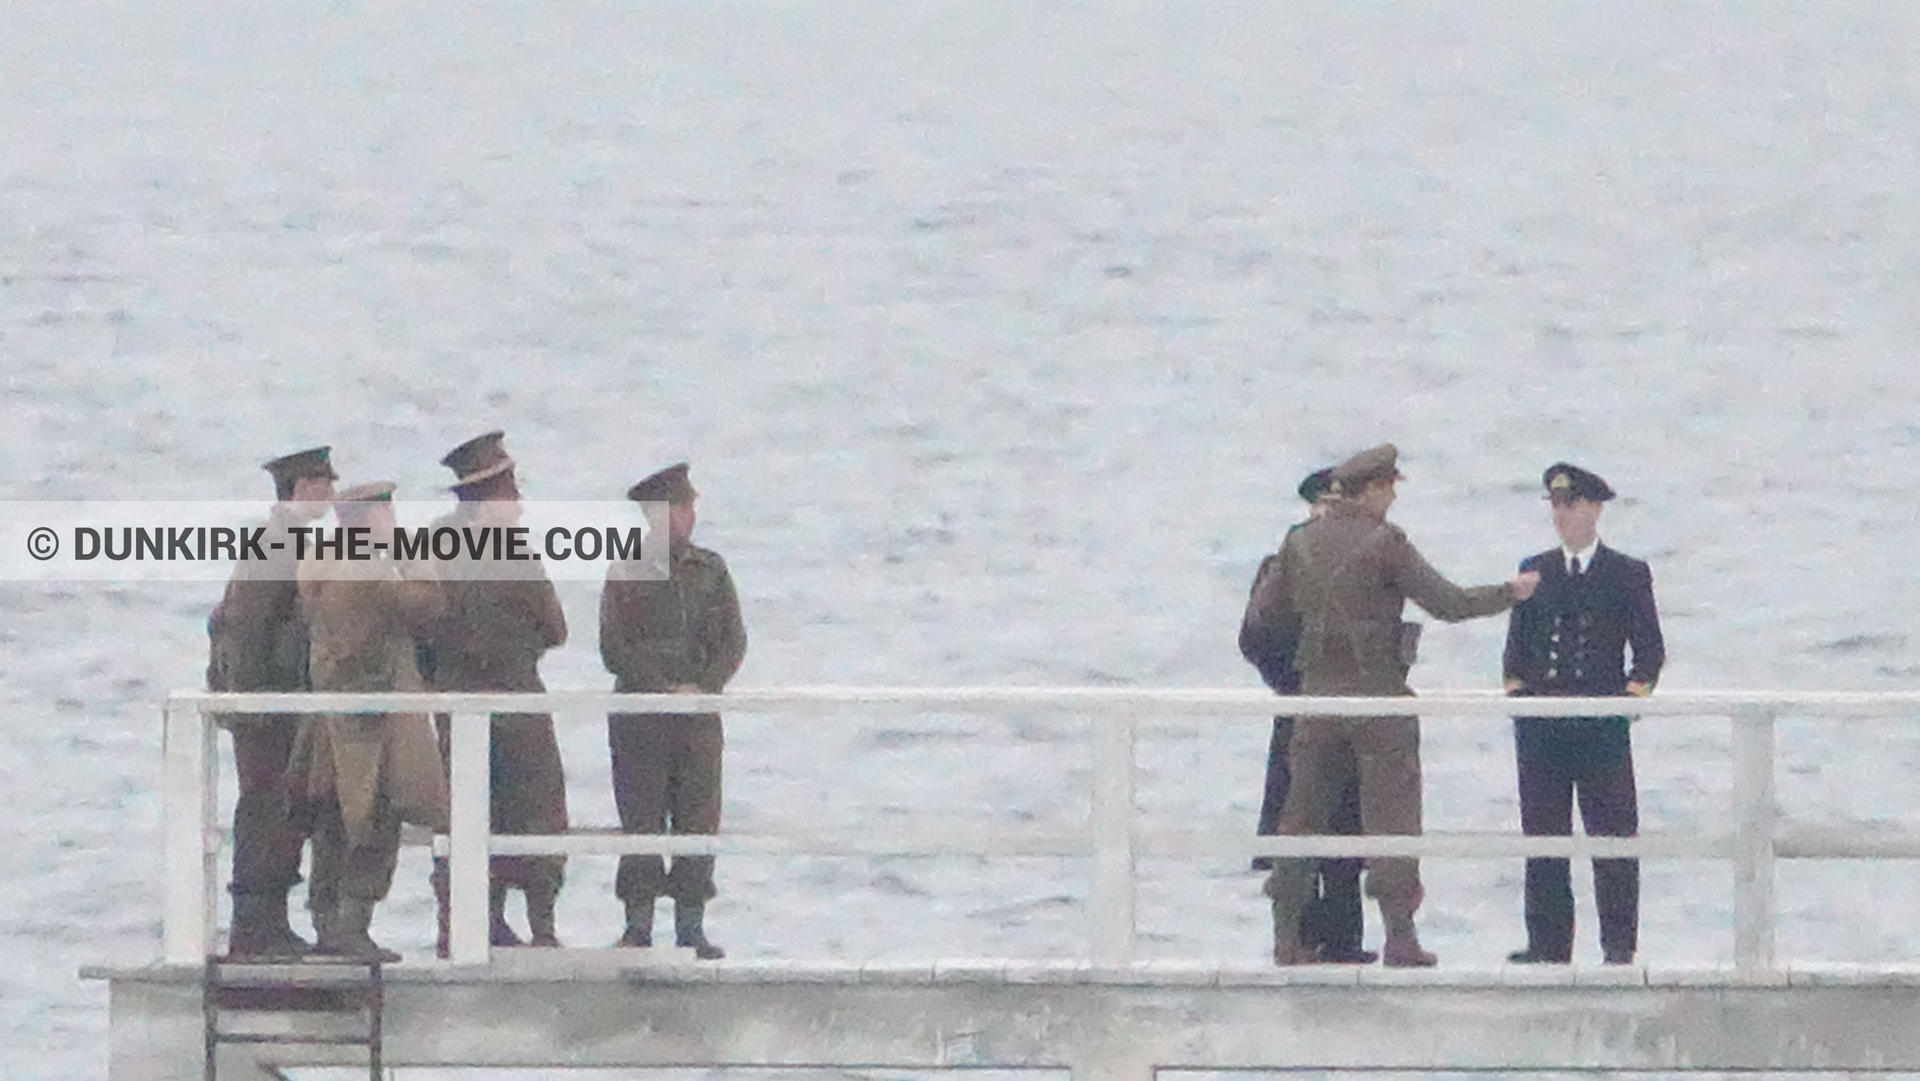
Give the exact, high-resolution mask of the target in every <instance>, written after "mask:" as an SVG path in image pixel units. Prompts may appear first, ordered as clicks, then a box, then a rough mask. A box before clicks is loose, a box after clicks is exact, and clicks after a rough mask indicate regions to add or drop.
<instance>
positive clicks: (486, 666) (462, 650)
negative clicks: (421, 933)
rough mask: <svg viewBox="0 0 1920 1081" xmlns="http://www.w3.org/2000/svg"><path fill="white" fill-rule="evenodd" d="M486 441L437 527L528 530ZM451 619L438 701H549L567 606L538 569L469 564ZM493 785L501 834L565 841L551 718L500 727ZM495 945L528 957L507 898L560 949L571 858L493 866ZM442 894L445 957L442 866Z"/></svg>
mask: <svg viewBox="0 0 1920 1081" xmlns="http://www.w3.org/2000/svg"><path fill="white" fill-rule="evenodd" d="M504 438H505V435H504V433H502V432H497V431H496V432H488V433H487V434H485V435H482V436H478V437H476V438H474V439H470V440H468V441H467V442H465V443H462V444H460V445H459V446H457V447H455V448H454V449H453V450H451V451H449V452H448V453H447V456H446V457H445V458H442V459H441V460H440V464H441V465H444V466H446V467H447V468H448V469H451V470H452V471H453V475H454V477H455V481H454V485H453V492H454V494H455V495H456V496H458V497H459V500H460V504H459V506H458V507H456V508H455V509H454V511H453V513H451V514H449V515H447V516H445V517H443V518H440V519H439V520H437V521H435V522H434V523H433V528H435V529H439V528H441V527H443V526H450V527H452V528H454V529H462V528H464V527H469V526H471V527H474V528H476V529H478V528H485V527H499V528H501V529H506V528H509V527H512V526H514V525H517V524H518V523H519V521H520V515H521V507H520V487H519V483H518V482H517V481H516V479H515V477H514V462H513V459H512V458H511V457H509V456H508V455H507V452H506V448H505V447H504V446H503V445H502V443H501V440H502V439H504ZM443 577H444V578H445V582H444V588H445V590H446V597H447V611H446V615H445V617H444V618H443V619H441V620H440V621H439V622H438V623H437V624H436V625H435V627H434V630H433V633H432V636H431V641H430V643H429V645H428V648H427V650H426V651H425V652H426V654H427V655H428V656H429V657H430V658H431V660H430V661H429V665H430V667H431V669H432V670H431V671H430V672H428V673H427V678H428V680H429V682H430V683H431V684H432V685H433V688H434V689H435V690H439V691H481V692H486V691H507V692H542V691H545V690H546V689H547V688H546V684H545V683H543V682H541V679H540V669H539V664H540V657H541V655H542V654H544V653H545V652H546V651H547V650H550V649H554V648H556V647H558V646H561V645H564V644H565V643H566V640H567V618H566V615H565V613H563V612H562V611H561V609H560V598H559V596H558V595H557V594H555V592H554V589H553V583H552V582H551V581H550V580H549V579H548V578H547V575H546V572H545V571H544V570H542V569H541V568H540V564H539V563H537V562H534V561H531V560H528V561H524V562H521V561H514V562H506V561H488V562H486V563H485V564H482V565H475V564H473V563H472V562H470V561H469V562H468V563H466V564H464V565H456V566H455V567H453V568H451V569H449V570H448V571H447V573H446V574H445V575H444V576H443ZM435 720H436V721H437V722H438V724H439V728H440V749H441V755H442V757H443V759H444V758H445V757H446V755H447V754H448V752H449V750H450V747H449V744H448V738H449V735H450V728H449V722H450V718H449V717H448V716H447V715H445V714H441V715H440V716H438V717H436V718H435ZM490 725H491V729H492V754H491V759H490V763H489V769H488V774H489V776H490V778H491V781H492V801H491V809H490V814H489V817H490V819H491V822H492V831H493V832H494V833H510V834H560V833H565V832H567V780H566V773H565V771H564V769H563V768H562V766H561V761H560V744H559V742H558V740H557V739H555V737H554V730H553V715H552V714H551V713H496V714H494V715H493V716H492V718H491V720H490ZM487 869H488V909H489V911H490V913H491V927H490V931H489V935H488V937H489V940H490V941H491V942H492V944H493V945H495V946H519V945H524V943H523V942H522V941H521V939H520V936H519V935H518V934H516V933H515V932H514V930H513V927H512V926H511V925H510V924H508V923H507V918H506V901H507V891H508V890H509V889H518V890H520V891H521V892H522V893H523V894H524V895H525V897H526V907H527V929H528V935H529V938H530V939H531V941H532V943H533V945H535V946H558V945H559V944H560V941H559V939H558V938H557V937H556V936H555V933H554V926H553V921H554V904H555V900H556V898H557V897H558V896H559V893H560V885H561V882H562V881H563V880H564V878H565V872H566V857H565V856H494V857H492V859H491V860H490V861H489V862H488V867H487ZM433 882H434V891H435V894H436V896H437V897H438V899H439V902H440V904H439V907H440V947H441V954H442V955H443V956H444V955H445V953H446V937H447V911H448V898H447V885H446V866H445V863H444V862H443V861H442V862H436V864H435V866H434V878H433Z"/></svg>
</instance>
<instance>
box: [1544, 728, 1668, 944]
mask: <svg viewBox="0 0 1920 1081" xmlns="http://www.w3.org/2000/svg"><path fill="white" fill-rule="evenodd" d="M1513 742H1514V758H1515V761H1516V762H1517V763H1518V765H1519V772H1520V828H1521V830H1522V832H1524V833H1526V834H1527V835H1528V836H1530V837H1566V836H1569V835H1571V834H1572V833H1573V804H1574V800H1575V799H1576V798H1577V799H1578V800H1579V803H1580V821H1581V822H1582V823H1583V824H1584V825H1585V827H1586V832H1587V834H1588V836H1592V837H1632V836H1634V835H1635V834H1637V833H1638V832H1639V831H1640V805H1639V798H1638V794H1637V792H1636V789H1635V785H1634V778H1633V743H1632V737H1631V735H1630V730H1629V728H1628V722H1627V718H1625V717H1565V718H1556V717H1519V718H1515V720H1514V723H1513ZM1593 893H1594V907H1595V908H1596V909H1598V910H1599V914H1600V948H1601V950H1602V951H1603V952H1604V953H1605V954H1607V955H1608V956H1613V955H1616V954H1625V955H1628V956H1631V955H1632V954H1633V952H1634V951H1635V950H1636V949H1637V948H1638V945H1639V935H1640V861H1639V860H1633V859H1605V860H1600V859H1597V860H1594V861H1593ZM1526 919H1527V946H1528V948H1529V949H1531V950H1533V951H1534V952H1535V953H1538V954H1542V955H1544V956H1547V957H1551V958H1556V959H1559V960H1567V959H1569V958H1570V957H1571V956H1572V954H1573V886H1572V881H1571V874H1570V867H1569V864H1568V861H1566V860H1564V859H1558V858H1542V859H1530V860H1528V861H1527V885H1526Z"/></svg>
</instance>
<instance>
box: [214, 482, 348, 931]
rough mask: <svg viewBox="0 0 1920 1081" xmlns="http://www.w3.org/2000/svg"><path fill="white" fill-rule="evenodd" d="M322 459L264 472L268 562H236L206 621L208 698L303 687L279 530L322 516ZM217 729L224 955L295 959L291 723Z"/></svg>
mask: <svg viewBox="0 0 1920 1081" xmlns="http://www.w3.org/2000/svg"><path fill="white" fill-rule="evenodd" d="M330 452H331V448H328V447H314V448H312V449H310V450H303V451H299V452H297V453H294V454H289V455H286V456H285V457H281V458H275V459H274V460H273V461H271V462H268V463H267V464H266V465H265V466H264V467H263V468H264V469H266V471H267V472H268V473H269V474H271V475H272V476H273V484H274V496H275V498H276V499H277V500H278V502H276V503H275V504H274V505H273V509H272V510H271V511H270V512H269V514H268V520H267V525H266V534H265V535H264V536H263V537H262V538H261V544H260V548H261V551H262V553H264V554H265V556H266V559H265V561H257V560H255V561H242V562H240V563H237V564H235V566H234V569H233V577H232V578H231V579H229V580H228V582H227V588H226V592H225V594H224V595H223V596H222V597H221V598H220V604H219V606H218V607H216V608H215V609H214V610H213V615H212V617H211V618H210V619H208V621H207V637H208V644H209V659H208V663H207V689H208V690H210V691H304V690H306V689H307V622H306V619H305V617H304V616H303V614H302V613H301V610H300V603H299V596H298V586H297V585H296V583H295V581H294V555H295V552H294V545H293V544H292V543H291V539H290V538H289V536H288V534H287V530H288V529H290V528H292V527H294V526H300V525H305V524H307V523H309V522H312V521H314V520H316V519H318V518H320V517H322V516H323V515H325V514H326V513H327V510H328V507H329V505H330V504H331V503H332V500H333V482H334V481H335V480H338V479H339V476H338V474H336V473H334V471H333V466H332V464H331V463H330V462H329V461H328V458H329V455H330ZM275 543H279V544H280V547H279V548H278V549H276V548H274V547H273V545H274V544H275ZM219 723H220V726H221V727H222V728H225V729H226V730H227V732H228V734H229V735H231V736H232V737H233V764H234V772H235V773H237V774H238V775H239V780H240V797H239V799H238V800H237V801H236V802H235V803H234V805H233V880H232V883H231V884H230V885H229V886H228V887H227V888H228V890H229V891H230V892H231V893H232V895H233V927H232V930H231V932H230V933H229V934H228V936H227V950H228V952H229V953H231V954H234V955H236V956H272V957H297V956H299V955H300V954H303V953H305V952H307V950H308V949H309V944H308V943H307V942H306V940H304V939H302V938H301V937H300V936H298V935H296V934H294V933H293V928H292V927H291V926H289V925H288V923H287V891H289V890H291V889H292V888H293V886H294V884H295V883H297V882H299V881H300V847H301V845H302V843H303V842H304V840H305V837H304V835H303V834H302V833H301V831H300V830H299V829H298V828H297V827H296V826H295V825H294V824H293V822H292V820H291V819H290V818H289V816H288V809H287V795H286V786H285V778H286V772H287V760H288V758H289V756H290V755H291V754H292V751H293V738H294V731H295V729H296V727H297V725H298V718H297V717H294V716H290V715H285V714H281V715H266V714H253V713H227V714H221V715H220V717H219Z"/></svg>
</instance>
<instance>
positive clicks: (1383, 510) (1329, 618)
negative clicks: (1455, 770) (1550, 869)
mask: <svg viewBox="0 0 1920 1081" xmlns="http://www.w3.org/2000/svg"><path fill="white" fill-rule="evenodd" d="M1397 459H1398V451H1397V450H1396V449H1395V448H1394V447H1393V445H1392V444H1386V445H1384V446H1380V447H1375V448H1373V449H1372V450H1368V451H1365V452H1362V453H1361V454H1358V455H1356V456H1355V457H1353V458H1351V459H1349V460H1348V461H1346V462H1343V463H1341V464H1340V465H1338V466H1336V467H1334V471H1333V483H1334V491H1335V493H1336V494H1337V495H1338V496H1339V497H1340V498H1339V499H1338V500H1337V501H1336V502H1335V503H1333V504H1332V505H1331V506H1330V507H1329V508H1328V510H1327V513H1326V514H1325V515H1324V516H1322V517H1321V518H1319V519H1316V520H1314V521H1311V522H1308V523H1307V524H1306V525H1304V526H1302V527H1301V528H1300V529H1298V530H1295V531H1294V532H1292V533H1290V534H1288V535H1287V538H1286V540H1285V541H1284V542H1283V543H1282V545H1281V549H1280V554H1279V557H1278V560H1277V565H1276V566H1275V567H1274V568H1272V570H1271V571H1270V573H1269V574H1268V575H1267V576H1266V577H1265V578H1263V579H1262V580H1261V583H1260V585H1259V588H1258V589H1257V590H1256V593H1255V596H1254V598H1253V599H1252V601H1251V602H1250V603H1249V606H1248V614H1247V615H1248V623H1249V624H1250V625H1251V626H1252V627H1253V628H1254V633H1256V634H1265V633H1271V632H1270V628H1271V627H1273V626H1275V625H1281V624H1285V623H1288V622H1297V624H1298V629H1297V630H1298V635H1299V650H1298V653H1297V654H1296V658H1295V661H1294V667H1295V669H1296V670H1297V671H1298V672H1299V674H1300V693H1302V694H1305V695H1315V696H1318V695H1351V696H1366V697H1373V696H1389V695H1391V696H1399V695H1408V696H1410V695H1412V694H1413V692H1412V690H1410V689H1409V688H1408V687H1407V670H1408V668H1409V667H1410V666H1411V665H1412V664H1413V653H1414V645H1415V643H1416V641H1417V631H1418V629H1419V628H1418V625H1417V624H1411V623H1402V622H1401V614H1402V611H1403V609H1404V607H1405V605H1406V602H1407V601H1408V600H1412V601H1413V602H1414V603H1416V604H1418V605H1419V606H1420V607H1422V608H1424V609H1426V610H1427V611H1428V612H1429V613H1431V614H1432V615H1434V616H1435V617H1437V618H1439V619H1442V620H1446V621H1448V622H1454V621H1458V620H1463V619H1472V618H1476V617H1480V616H1490V615H1495V614H1498V613H1500V612H1504V611H1506V610H1507V609H1509V608H1511V607H1513V606H1514V604H1516V603H1517V602H1519V601H1522V600H1525V599H1526V598H1527V597H1528V596H1530V595H1531V594H1532V593H1533V589H1534V586H1535V585H1537V584H1538V583H1539V580H1540V576H1539V575H1537V574H1527V573H1523V574H1518V575H1515V576H1514V577H1513V578H1512V579H1510V580H1508V581H1507V582H1506V583H1504V584H1501V585H1489V586H1476V587H1474V588H1471V589H1462V588H1460V587H1459V586H1456V585H1454V584H1453V583H1451V582H1449V581H1447V579H1445V578H1444V577H1442V576H1441V575H1440V573H1439V572H1438V571H1436V570H1434V569H1433V567H1432V566H1430V565H1429V564H1428V563H1427V561H1426V560H1425V559H1423V558H1421V556H1420V553H1419V552H1418V551H1416V550H1415V549H1414V547H1413V544H1412V542H1411V541H1409V540H1408V539H1407V535H1406V534H1405V533H1403V532H1401V531H1400V528H1399V527H1398V526H1395V525H1392V524H1391V523H1389V522H1387V521H1386V514H1387V508H1388V507H1390V506H1392V505H1393V500H1394V496H1395V489H1394V484H1395V482H1396V481H1399V480H1401V479H1403V478H1402V477H1401V475H1400V471H1399V469H1398V467H1397V464H1396V463H1397ZM1288 753H1289V757H1290V758H1291V760H1292V764H1293V785H1292V788H1291V790H1290V791H1289V792H1288V793H1287V800H1286V807H1285V809H1284V810H1283V811H1282V812H1281V815H1280V832H1281V833H1282V834H1285V835H1296V834H1323V833H1326V832H1327V827H1328V824H1329V821H1330V819H1331V817H1332V815H1333V811H1334V808H1335V805H1336V804H1337V802H1338V797H1339V792H1338V788H1337V781H1338V778H1339V777H1340V776H1341V773H1342V767H1345V766H1348V765H1349V764H1350V765H1351V767H1352V768H1354V769H1356V770H1357V772H1358V774H1359V777H1360V818H1361V823H1362V830H1363V832H1365V833H1369V834H1417V833H1419V832H1420V796H1421V792H1420V722H1419V719H1418V718H1417V717H1411V716H1406V717H1326V716H1321V717H1302V718H1300V720H1299V721H1298V723H1297V724H1296V725H1295V726H1294V730H1293V738H1292V740H1291V742H1290V744H1289V746H1288ZM1313 867H1314V861H1312V860H1303V859H1282V860H1275V861H1274V866H1273V871H1272V873H1271V874H1270V875H1269V876H1268V878H1267V885H1266V892H1267V895H1268V896H1269V897H1271V898H1272V900H1273V959H1274V963H1275V964H1280V965H1291V964H1302V963H1306V962H1310V961H1312V960H1314V957H1313V956H1312V955H1311V954H1310V953H1309V952H1308V951H1307V950H1305V949H1304V948H1303V947H1302V946H1301V943H1300V914H1301V910H1302V908H1303V907H1304V906H1305V904H1306V901H1307V893H1308V890H1309V889H1310V884H1311V878H1312V874H1313ZM1367 894H1368V895H1369V896H1371V897H1373V898H1374V899H1375V900H1376V901H1377V902H1378V903H1379V905H1380V915H1381V917H1382V919H1383V921H1384V923H1385V924H1386V932H1387V933H1386V942H1385V944H1384V945H1383V946H1382V947H1381V951H1380V953H1381V958H1382V960H1383V961H1384V962H1385V963H1386V964H1388V965H1394V966H1409V965H1431V964H1433V963H1434V957H1433V955H1432V954H1431V953H1428V952H1426V951H1425V950H1424V949H1422V948H1421V946H1420V939H1419V936H1418V934H1417V933H1416V931H1415V927H1414V920H1413V917H1414V913H1415V912H1416V911H1418V910H1419V907H1420V902H1421V900H1422V898H1423V896H1424V891H1423V890H1422V888H1421V885H1420V864H1419V861H1418V860H1413V859H1402V858H1391V859H1370V860H1368V861H1367Z"/></svg>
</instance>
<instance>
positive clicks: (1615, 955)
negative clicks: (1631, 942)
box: [1603, 950, 1633, 965]
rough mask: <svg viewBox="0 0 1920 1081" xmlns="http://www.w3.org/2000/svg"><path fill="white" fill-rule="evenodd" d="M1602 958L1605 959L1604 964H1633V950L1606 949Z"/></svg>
mask: <svg viewBox="0 0 1920 1081" xmlns="http://www.w3.org/2000/svg"><path fill="white" fill-rule="evenodd" d="M1603 960H1604V961H1605V963H1606V964H1609V965H1630V964H1633V951H1632V950H1608V951H1606V956H1605V958H1603Z"/></svg>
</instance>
